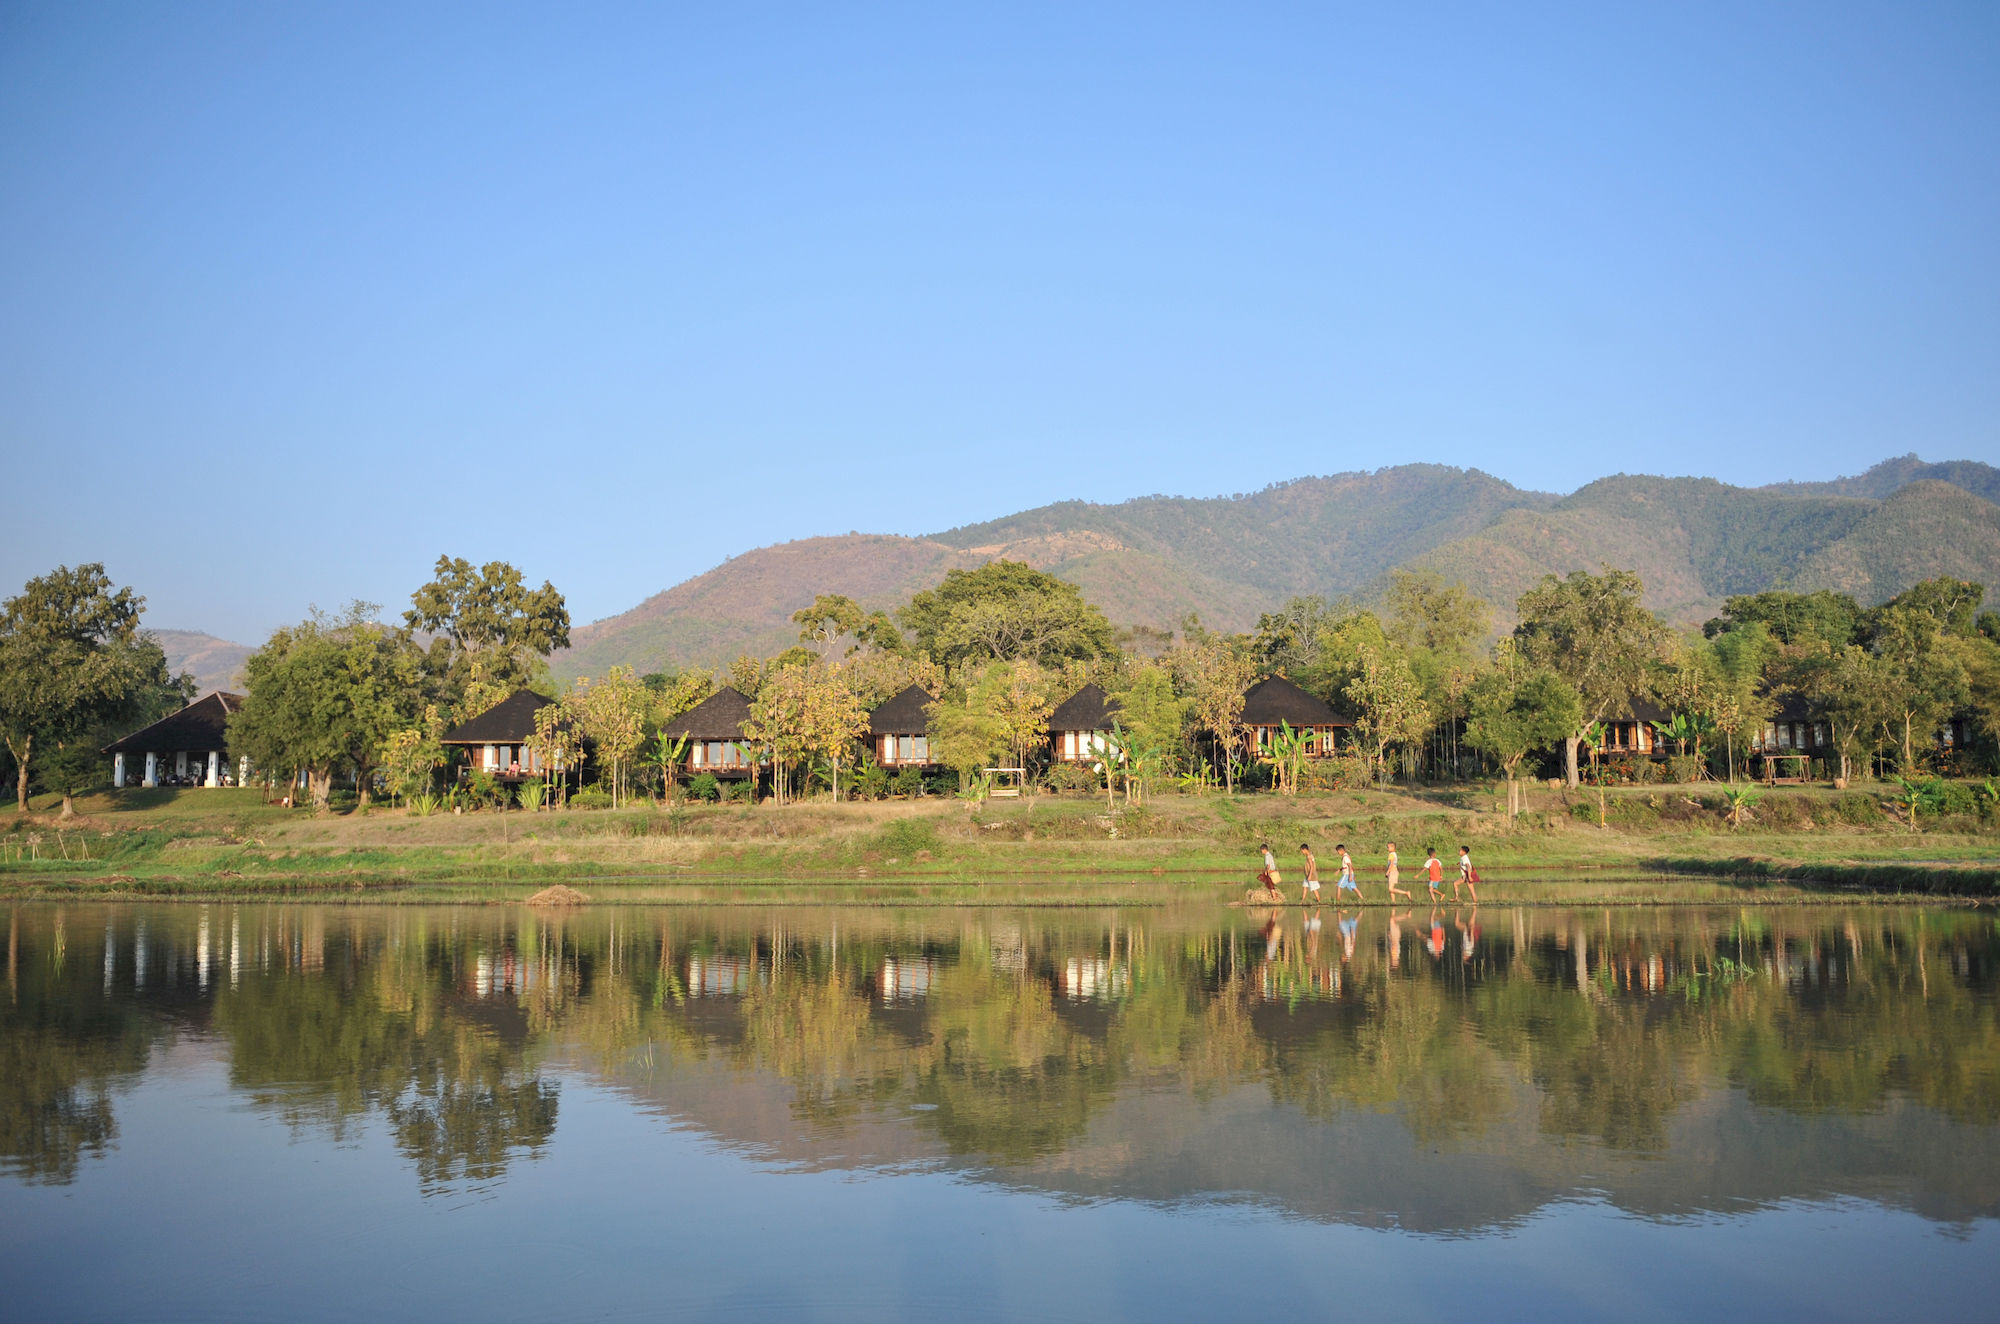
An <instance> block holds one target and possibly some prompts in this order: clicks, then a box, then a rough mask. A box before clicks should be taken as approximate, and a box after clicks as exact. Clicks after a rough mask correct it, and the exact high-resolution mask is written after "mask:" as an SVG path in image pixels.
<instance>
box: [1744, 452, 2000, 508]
mask: <svg viewBox="0 0 2000 1324" xmlns="http://www.w3.org/2000/svg"><path fill="white" fill-rule="evenodd" d="M1926 480H1930V481H1936V482H1941V483H1950V484H1951V485H1952V486H1953V487H1962V488H1964V489H1965V490H1966V491H1968V492H1970V493H1972V494H1973V495H1974V496H1976V497H1980V498H1983V499H1984V500H1987V501H1993V502H2000V469H1996V468H1994V467H1993V466H1992V465H1990V464H1981V463H1980V462H1979V461H1977V460H1946V461H1944V462H1943V463H1940V464H1926V463H1924V462H1923V461H1922V460H1920V459H1918V458H1917V456H1916V454H1915V453H1914V452H1912V453H1911V454H1908V455H1902V456H1898V457H1897V458H1896V459H1893V460H1884V461H1882V463H1880V464H1878V465H1876V466H1875V467H1874V468H1872V469H1870V470H1868V471H1867V472H1866V473H1861V474H1856V475H1854V476H1853V477H1851V478H1836V479H1834V480H1833V481H1832V482H1827V483H1773V484H1771V485H1770V486H1769V487H1764V488H1760V489H1758V490H1759V491H1764V492H1775V493H1778V494H1780V495H1787V496H1851V497H1868V498H1870V499H1872V500H1875V501H1880V500H1882V499H1883V498H1885V497H1887V496H1889V495H1890V494H1892V493H1894V492H1898V491H1900V490H1902V489H1903V488H1905V487H1908V486H1909V485H1910V484H1911V483H1921V482H1924V481H1926Z"/></svg>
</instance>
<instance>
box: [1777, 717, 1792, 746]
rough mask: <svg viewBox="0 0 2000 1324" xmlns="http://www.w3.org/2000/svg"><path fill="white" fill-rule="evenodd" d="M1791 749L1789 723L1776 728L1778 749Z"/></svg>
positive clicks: (1790, 725) (1790, 727) (1790, 728)
mask: <svg viewBox="0 0 2000 1324" xmlns="http://www.w3.org/2000/svg"><path fill="white" fill-rule="evenodd" d="M1791 747H1792V724H1791V723H1790V722H1786V723H1784V724H1783V725H1781V726H1780V727H1779V728H1778V748H1779V749H1790V748H1791Z"/></svg>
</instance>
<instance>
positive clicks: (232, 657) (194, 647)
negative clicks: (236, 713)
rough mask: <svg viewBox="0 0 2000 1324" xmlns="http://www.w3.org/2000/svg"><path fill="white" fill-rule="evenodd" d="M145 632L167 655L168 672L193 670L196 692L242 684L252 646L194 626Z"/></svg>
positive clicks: (175, 672)
mask: <svg viewBox="0 0 2000 1324" xmlns="http://www.w3.org/2000/svg"><path fill="white" fill-rule="evenodd" d="M148 633H150V634H151V635H152V636H153V638H154V639H155V640H157V641H158V642H159V645H160V651H162V652H164V653H165V654H166V655H167V671H168V673H169V674H171V675H175V676H178V675H180V674H181V672H183V671H191V672H193V673H194V683H195V688H196V690H198V691H199V692H201V693H204V694H205V693H207V692H208V691H209V690H230V689H238V688H240V687H241V680H242V674H243V663H244V662H245V661H246V660H248V658H249V656H250V653H251V651H252V650H251V649H249V648H246V647H245V646H244V645H242V644H233V643H230V642H229V641H228V640H227V639H218V638H216V637H215V636H214V635H212V634H201V633H199V632H198V631H195V630H152V631H149V632H148Z"/></svg>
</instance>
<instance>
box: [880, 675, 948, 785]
mask: <svg viewBox="0 0 2000 1324" xmlns="http://www.w3.org/2000/svg"><path fill="white" fill-rule="evenodd" d="M932 702H933V700H932V696H931V693H930V691H929V690H926V689H925V688H924V687H923V686H921V685H912V686H910V687H909V688H907V689H905V690H904V691H903V692H902V693H900V694H897V695H896V696H894V697H893V698H890V699H885V700H883V701H882V702H881V703H880V704H878V705H877V706H876V708H875V710H874V711H873V712H871V713H869V714H868V741H869V743H870V744H871V745H872V746H873V747H874V751H873V752H874V754H875V761H876V762H878V763H880V764H881V765H882V766H883V767H885V768H927V767H930V766H931V765H932V763H933V762H934V760H933V759H932V758H931V742H930V736H929V734H928V733H929V731H930V711H929V709H930V705H931V703H932Z"/></svg>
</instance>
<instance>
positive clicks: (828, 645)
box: [792, 593, 867, 661]
mask: <svg viewBox="0 0 2000 1324" xmlns="http://www.w3.org/2000/svg"><path fill="white" fill-rule="evenodd" d="M865 620H867V617H866V616H865V615H864V614H863V613H862V611H861V608H860V606H859V605H858V604H856V603H855V601H854V599H853V598H850V597H848V596H847V595H846V594H843V593H821V594H818V595H817V596H815V597H814V598H813V600H812V606H810V607H801V608H799V609H798V610H797V611H795V612H793V613H792V624H794V625H796V626H798V627H799V642H800V643H802V644H812V643H817V644H818V645H819V655H820V658H821V660H823V661H825V660H830V659H831V655H832V653H833V646H834V644H835V643H836V642H838V641H839V640H840V638H841V636H843V635H851V634H858V633H860V631H861V627H862V623H863V622H864V621H865Z"/></svg>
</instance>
